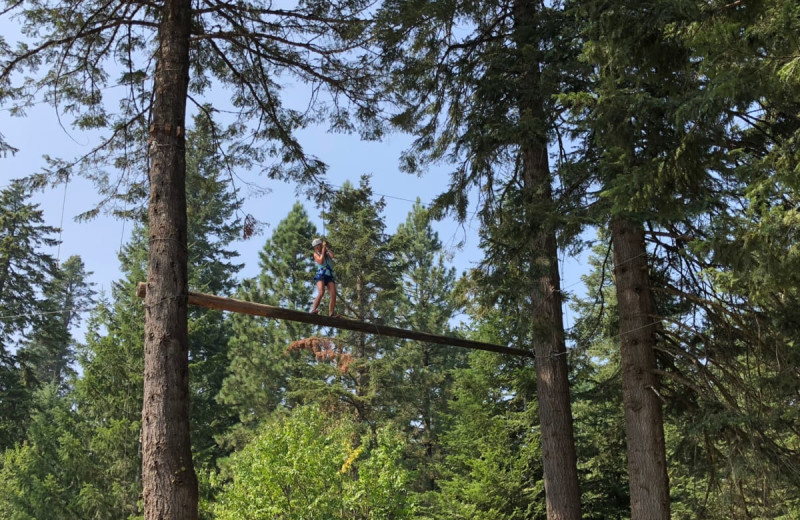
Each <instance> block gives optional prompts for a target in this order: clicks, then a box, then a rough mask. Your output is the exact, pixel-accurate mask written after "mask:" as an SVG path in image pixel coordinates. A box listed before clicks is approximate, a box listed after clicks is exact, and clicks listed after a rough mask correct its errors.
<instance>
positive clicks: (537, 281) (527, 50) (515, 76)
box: [382, 1, 583, 519]
mask: <svg viewBox="0 0 800 520" xmlns="http://www.w3.org/2000/svg"><path fill="white" fill-rule="evenodd" d="M561 7H562V6H561V5H560V4H557V5H553V6H549V5H548V6H545V5H543V4H537V3H531V2H523V1H519V2H511V3H502V2H491V3H480V4H476V3H469V2H455V3H449V4H442V3H440V2H421V3H420V2H407V3H405V2H403V3H395V4H391V6H387V7H386V9H385V11H384V12H382V15H383V16H384V17H385V18H382V19H383V20H385V21H386V26H385V29H386V32H385V33H384V34H382V36H383V42H384V43H385V47H386V56H387V57H388V59H390V60H392V63H391V65H390V67H391V68H392V70H393V71H395V73H396V74H395V75H394V76H393V80H394V83H393V84H392V89H393V91H394V92H395V93H396V99H397V101H398V103H399V104H400V105H401V107H402V112H401V113H400V114H398V115H396V116H395V118H394V122H395V123H396V124H397V125H398V126H399V127H401V128H402V129H403V130H406V131H408V132H411V133H413V134H414V135H415V136H416V140H415V142H414V145H413V147H412V150H410V151H409V152H408V153H407V154H406V155H405V156H404V158H403V159H404V163H403V166H404V168H405V169H406V170H408V171H412V172H415V173H416V172H422V171H423V170H424V168H425V167H426V166H427V165H428V164H430V163H435V162H439V161H446V162H448V163H451V164H453V165H454V168H453V172H452V174H451V175H452V180H451V183H450V189H449V190H448V191H447V193H445V194H443V195H442V196H440V197H439V198H438V200H437V204H438V206H440V207H445V208H450V209H453V210H454V212H455V213H456V215H457V216H458V217H459V218H460V219H461V220H464V219H465V218H466V216H467V209H468V195H469V194H470V189H471V188H474V187H477V188H478V189H479V190H480V193H481V195H482V197H483V198H482V199H481V205H480V207H479V210H480V211H479V212H480V215H481V219H482V224H483V225H484V226H489V227H496V228H497V229H499V227H497V224H498V223H500V222H503V223H505V224H506V232H505V235H504V236H503V235H499V234H495V239H496V241H495V242H494V243H492V244H491V245H492V251H490V252H489V253H488V254H489V255H490V256H493V257H495V258H496V259H497V262H495V264H494V265H503V266H504V267H505V266H508V267H509V268H511V269H517V270H519V271H522V272H526V273H528V275H527V277H525V278H520V280H521V281H523V282H524V283H523V284H521V285H518V286H517V287H516V290H517V291H518V292H519V297H518V298H517V301H523V300H525V299H527V300H528V301H529V305H530V307H529V309H528V310H527V311H525V312H524V313H522V314H520V315H521V316H526V317H529V323H528V325H529V327H530V328H531V329H532V330H533V331H534V334H532V335H530V336H527V337H528V338H529V339H530V341H531V343H530V346H531V348H532V349H533V350H534V351H535V352H536V357H537V360H538V361H539V362H538V363H537V365H536V370H537V372H539V382H540V384H541V385H542V387H541V388H540V389H539V391H538V393H537V395H538V398H539V399H540V403H539V404H540V406H539V413H540V422H541V425H542V428H543V432H542V434H543V437H542V442H543V445H544V446H545V448H544V450H543V456H544V458H545V460H544V466H545V482H546V488H547V490H548V493H547V502H548V511H549V513H548V514H549V515H550V518H571V519H574V518H580V516H581V513H580V495H579V491H578V476H577V469H576V461H575V451H574V439H573V437H574V436H573V430H572V419H571V412H570V401H569V388H568V377H567V375H568V374H567V363H566V359H565V351H566V345H565V342H564V324H563V316H562V315H561V312H562V311H561V303H562V302H561V292H560V280H559V274H558V249H557V247H558V244H557V242H556V235H557V233H561V236H560V239H561V240H562V243H561V244H560V245H561V246H565V245H566V243H567V242H568V241H569V240H570V234H571V232H574V230H575V225H574V223H570V224H569V225H567V224H566V223H565V222H564V219H563V218H562V214H563V213H564V212H565V210H566V209H567V208H571V207H573V206H574V201H573V200H572V196H573V195H574V194H573V193H572V192H573V191H574V192H576V193H578V194H580V191H581V189H580V188H582V182H583V179H573V178H571V176H570V175H569V173H570V171H571V170H570V169H569V168H566V167H562V168H559V172H558V173H559V174H561V176H560V179H559V180H560V183H556V182H555V178H554V172H552V171H551V168H550V164H549V155H548V145H549V142H550V139H551V136H553V135H555V134H559V135H561V132H563V131H565V130H564V129H562V128H560V127H559V125H558V124H557V123H558V109H557V107H556V106H555V105H554V104H553V100H554V99H555V95H556V94H557V93H558V92H560V91H562V90H564V89H566V88H568V85H569V84H571V83H574V82H579V81H580V79H581V74H579V72H580V67H579V65H578V62H577V60H576V50H577V48H576V46H575V45H574V43H573V42H574V41H576V40H575V39H574V35H573V34H572V32H571V31H572V26H571V24H569V23H568V22H566V21H565V18H564V14H563V11H562V10H561ZM433 20H435V22H434V21H433ZM565 155H566V153H562V155H561V156H562V158H563V157H564V156H565ZM554 184H556V186H557V187H560V188H561V189H562V190H563V193H564V195H565V196H564V197H562V199H561V200H558V201H557V200H556V195H555V194H554V192H553V189H554V188H553V185H554ZM559 184H560V185H559ZM507 198H514V199H516V200H515V203H514V205H513V206H512V207H511V208H509V207H508V206H506V205H505V202H506V200H505V199H507ZM559 206H561V207H559ZM508 224H510V225H511V226H515V227H514V229H513V230H511V229H509V227H508ZM566 229H569V230H570V232H569V233H567V232H564V231H565V230H566ZM509 264H511V265H509ZM487 265H488V264H487ZM490 269H491V268H490ZM487 291H490V292H493V291H494V287H491V286H489V287H487Z"/></svg>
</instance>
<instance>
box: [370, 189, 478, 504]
mask: <svg viewBox="0 0 800 520" xmlns="http://www.w3.org/2000/svg"><path fill="white" fill-rule="evenodd" d="M391 242H392V248H393V250H394V251H396V253H395V255H396V259H397V262H398V264H399V267H398V269H399V272H400V273H401V274H402V276H401V279H400V281H399V285H400V288H401V289H402V292H400V294H399V295H398V299H397V301H396V302H395V312H396V315H397V317H396V320H397V324H398V325H399V326H401V327H403V328H408V329H411V330H416V331H423V332H429V333H433V334H444V335H452V334H454V332H453V331H452V330H451V326H450V320H451V319H452V318H453V317H454V316H455V314H456V312H457V310H458V309H457V306H458V304H457V303H456V299H455V297H454V288H455V270H454V269H453V268H449V267H447V264H446V259H447V258H448V254H447V252H445V251H444V248H443V246H442V243H441V241H440V240H439V237H438V234H437V233H436V232H435V231H433V229H432V227H431V222H430V212H429V211H428V210H427V209H425V208H423V206H422V205H421V204H420V202H419V200H417V202H416V203H415V204H414V206H413V208H412V209H411V211H410V212H409V214H408V216H407V218H406V221H405V222H404V223H402V224H400V226H399V227H398V229H397V232H396V233H395V234H394V235H393V236H392V239H391ZM466 357H467V355H466V352H465V351H464V349H458V348H455V347H447V346H442V345H431V344H425V343H420V342H416V341H408V342H404V343H402V344H401V345H400V346H399V348H398V349H397V351H396V352H394V353H393V355H392V358H391V360H390V362H391V370H390V371H389V373H390V375H391V378H392V382H391V384H388V385H386V386H385V387H384V388H385V389H384V394H385V396H384V400H386V401H387V402H388V403H391V404H390V407H391V409H392V413H391V415H390V416H389V417H388V419H389V420H390V421H391V423H392V424H395V425H397V428H398V429H401V430H404V431H405V432H406V463H407V464H408V465H409V467H410V468H411V469H413V470H414V471H415V472H416V475H417V478H416V479H415V482H414V486H415V490H418V491H432V490H434V489H436V485H437V484H436V480H437V478H438V473H437V468H436V465H437V463H438V462H439V461H440V459H441V451H442V450H441V442H440V440H439V436H440V435H441V433H442V432H444V431H446V429H447V424H448V418H447V412H448V410H449V405H450V403H449V401H450V400H451V399H452V397H453V395H452V386H453V376H452V374H453V371H454V370H455V369H456V368H457V367H460V366H464V365H465V364H466Z"/></svg>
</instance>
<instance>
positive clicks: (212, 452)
mask: <svg viewBox="0 0 800 520" xmlns="http://www.w3.org/2000/svg"><path fill="white" fill-rule="evenodd" d="M225 138H226V136H225V131H224V130H222V129H219V128H217V127H216V126H215V125H214V123H213V121H211V119H210V118H209V117H208V115H207V112H201V113H200V114H198V115H196V116H195V117H194V126H193V128H192V129H191V130H190V131H189V132H188V133H187V152H188V153H187V164H186V172H187V179H186V200H187V220H188V226H189V227H188V230H189V235H188V244H189V286H190V287H191V288H192V289H193V290H196V291H201V292H206V293H211V294H218V295H227V294H230V293H231V291H232V290H233V288H234V284H235V280H234V277H235V275H236V273H237V272H238V271H239V269H241V267H242V266H241V264H234V263H233V260H234V259H235V258H236V257H237V256H238V253H236V252H235V251H233V250H232V249H231V244H232V242H234V241H235V240H237V239H238V238H239V237H240V236H241V233H242V222H241V221H240V220H239V219H237V218H236V214H237V212H238V211H239V209H240V206H241V204H240V202H239V201H238V200H237V198H236V194H235V193H234V191H233V189H232V187H231V186H230V183H229V179H228V172H226V171H224V169H223V166H224V165H223V162H222V161H221V159H220V154H219V146H220V143H221V142H223V141H224V140H225ZM189 323H190V328H189V386H190V391H191V408H190V418H191V423H192V450H193V453H194V455H195V457H196V460H197V463H198V464H199V465H202V466H204V467H208V466H213V461H214V460H215V459H216V458H217V457H218V456H219V455H220V453H219V452H218V451H217V450H218V444H217V441H216V439H215V437H216V436H218V435H221V434H222V433H223V432H225V431H226V430H227V429H228V428H229V427H230V425H231V424H232V423H233V422H234V421H235V415H234V414H233V413H231V411H230V409H229V408H228V407H227V406H224V405H222V404H220V403H219V402H218V401H217V399H216V398H217V394H219V392H220V390H221V389H222V384H223V380H224V378H225V373H226V369H227V366H228V340H229V338H230V336H231V328H230V321H229V320H228V319H226V318H225V316H224V315H223V314H222V312H220V311H216V310H209V309H201V308H196V307H194V308H190V309H189Z"/></svg>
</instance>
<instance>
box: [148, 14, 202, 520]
mask: <svg viewBox="0 0 800 520" xmlns="http://www.w3.org/2000/svg"><path fill="white" fill-rule="evenodd" d="M160 23H161V25H160V27H159V35H158V38H159V47H158V51H157V54H156V59H157V65H156V72H155V78H154V86H153V88H154V91H155V92H154V94H155V95H154V102H153V109H152V119H151V122H152V124H151V127H150V140H149V149H150V213H149V216H150V259H149V264H148V273H147V281H148V290H147V298H146V300H145V305H146V308H147V312H146V318H145V342H144V403H143V406H142V486H143V495H144V516H145V518H148V519H153V520H155V519H171V520H175V519H192V520H194V519H196V518H197V499H198V490H197V476H196V475H195V472H194V468H193V466H192V453H191V444H190V441H189V359H188V343H189V342H188V330H187V294H188V285H187V261H188V260H187V259H188V255H187V223H186V222H187V221H186V189H185V184H186V150H185V137H184V136H185V132H184V127H185V119H186V97H187V89H188V82H189V31H190V24H191V3H190V2H189V0H166V1H165V3H164V6H163V8H162V18H161V22H160Z"/></svg>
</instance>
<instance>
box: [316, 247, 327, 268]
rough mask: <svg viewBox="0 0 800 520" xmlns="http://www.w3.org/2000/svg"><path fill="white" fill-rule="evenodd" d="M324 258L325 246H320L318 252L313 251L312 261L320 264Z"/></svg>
mask: <svg viewBox="0 0 800 520" xmlns="http://www.w3.org/2000/svg"><path fill="white" fill-rule="evenodd" d="M324 258H325V246H322V249H320V251H319V253H317V252H316V251H314V261H315V262H316V263H318V264H320V265H321V264H322V260H323V259H324Z"/></svg>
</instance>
